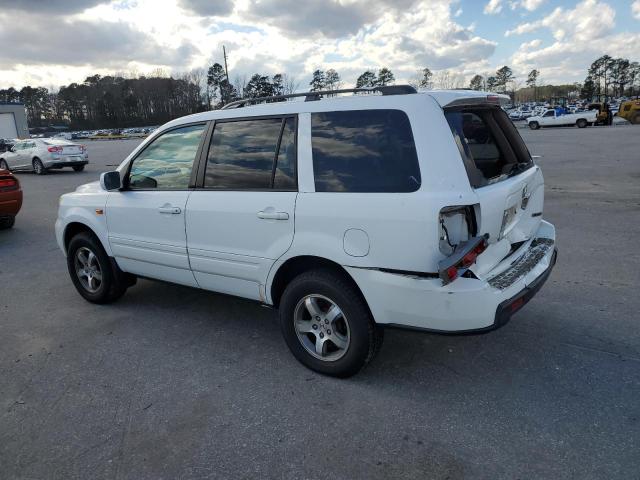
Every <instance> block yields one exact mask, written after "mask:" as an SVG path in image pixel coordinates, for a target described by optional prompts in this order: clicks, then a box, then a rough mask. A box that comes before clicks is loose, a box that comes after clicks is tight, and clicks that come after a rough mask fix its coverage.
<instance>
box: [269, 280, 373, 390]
mask: <svg viewBox="0 0 640 480" xmlns="http://www.w3.org/2000/svg"><path fill="white" fill-rule="evenodd" d="M312 312H315V313H317V315H314V314H313V313H312ZM279 314H280V329H281V331H282V335H283V336H284V339H285V341H286V343H287V345H288V347H289V349H290V350H291V353H293V355H294V356H295V357H296V358H297V359H298V361H299V362H300V363H302V364H303V365H305V366H306V367H308V368H310V369H311V370H315V371H316V372H319V373H322V374H325V375H331V376H334V377H342V378H345V377H350V376H352V375H354V374H356V373H358V372H359V371H360V370H361V369H362V368H363V367H365V366H366V365H367V364H368V363H369V362H370V361H371V360H372V359H373V358H374V357H375V355H376V354H377V352H378V351H379V349H380V347H381V345H382V340H383V335H384V331H383V330H382V329H381V328H380V327H378V326H377V325H376V324H375V322H374V320H373V317H372V316H371V312H370V311H369V307H368V306H367V304H366V302H365V300H364V298H363V297H362V295H361V294H360V292H359V291H358V290H357V288H356V287H355V286H354V285H353V284H352V283H351V282H349V281H347V280H346V279H345V278H344V277H343V276H341V275H339V274H337V273H335V272H333V271H331V270H311V271H308V272H305V273H302V274H301V275H299V276H297V277H296V278H294V279H293V280H292V281H291V283H289V285H287V287H286V289H285V291H284V293H283V295H282V298H281V301H280V312H279ZM319 343H320V344H321V346H320V347H319V346H318V344H319Z"/></svg>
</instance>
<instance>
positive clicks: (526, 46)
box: [520, 38, 542, 51]
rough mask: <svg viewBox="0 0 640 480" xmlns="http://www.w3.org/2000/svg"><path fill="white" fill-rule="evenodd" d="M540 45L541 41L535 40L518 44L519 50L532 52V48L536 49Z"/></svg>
mask: <svg viewBox="0 0 640 480" xmlns="http://www.w3.org/2000/svg"><path fill="white" fill-rule="evenodd" d="M541 44H542V40H540V39H539V38H536V39H535V40H531V41H530V42H525V43H522V44H520V50H523V51H524V50H533V49H534V48H538V47H539V46H540V45H541Z"/></svg>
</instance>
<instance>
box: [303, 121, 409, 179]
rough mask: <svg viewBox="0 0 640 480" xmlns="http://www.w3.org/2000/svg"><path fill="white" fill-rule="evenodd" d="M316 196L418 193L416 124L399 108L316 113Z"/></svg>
mask: <svg viewBox="0 0 640 480" xmlns="http://www.w3.org/2000/svg"><path fill="white" fill-rule="evenodd" d="M311 140H312V149H313V171H314V176H315V187H316V192H414V191H416V190H418V188H420V182H421V177H420V167H419V166H418V155H417V153H416V147H415V143H414V140H413V133H412V131H411V124H410V123H409V118H408V117H407V115H406V113H404V112H402V111H400V110H349V111H342V112H323V113H313V114H312V115H311Z"/></svg>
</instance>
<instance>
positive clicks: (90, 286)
mask: <svg viewBox="0 0 640 480" xmlns="http://www.w3.org/2000/svg"><path fill="white" fill-rule="evenodd" d="M67 268H68V270H69V275H70V276H71V281H72V282H73V285H74V286H75V287H76V290H78V293H79V294H80V295H82V297H83V298H84V299H85V300H87V301H89V302H91V303H98V304H102V303H110V302H113V301H115V300H117V299H118V298H120V297H121V296H122V295H124V293H125V292H126V290H127V287H128V286H129V285H128V283H127V281H126V277H125V274H124V273H123V272H121V271H120V270H119V269H118V268H117V266H115V265H113V264H112V262H111V259H110V258H109V256H108V255H107V252H105V250H104V248H102V245H101V244H100V241H99V240H98V239H97V238H96V237H95V235H92V234H90V233H88V232H82V233H79V234H77V235H76V236H75V237H73V238H72V239H71V242H69V248H68V249H67Z"/></svg>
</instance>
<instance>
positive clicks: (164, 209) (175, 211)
mask: <svg viewBox="0 0 640 480" xmlns="http://www.w3.org/2000/svg"><path fill="white" fill-rule="evenodd" d="M158 212H160V213H169V214H171V215H179V214H180V213H182V209H181V208H180V207H174V206H172V205H163V206H161V207H158Z"/></svg>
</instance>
